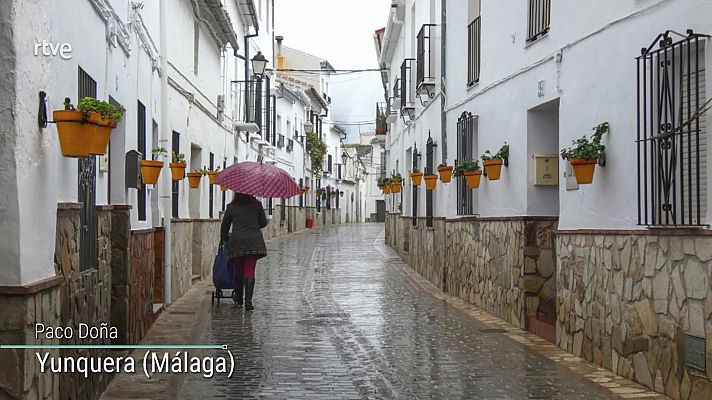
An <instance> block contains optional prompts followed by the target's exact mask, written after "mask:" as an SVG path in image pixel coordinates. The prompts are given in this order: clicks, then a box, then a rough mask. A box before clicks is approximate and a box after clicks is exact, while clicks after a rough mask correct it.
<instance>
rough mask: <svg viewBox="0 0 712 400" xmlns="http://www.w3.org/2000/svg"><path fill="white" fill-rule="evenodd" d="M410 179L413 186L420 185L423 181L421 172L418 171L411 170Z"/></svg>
mask: <svg viewBox="0 0 712 400" xmlns="http://www.w3.org/2000/svg"><path fill="white" fill-rule="evenodd" d="M410 179H412V180H413V186H420V184H421V183H423V173H422V172H420V171H417V172H415V171H414V172H411V173H410Z"/></svg>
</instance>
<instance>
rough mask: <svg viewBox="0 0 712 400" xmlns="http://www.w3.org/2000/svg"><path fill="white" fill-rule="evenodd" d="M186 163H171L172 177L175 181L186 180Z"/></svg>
mask: <svg viewBox="0 0 712 400" xmlns="http://www.w3.org/2000/svg"><path fill="white" fill-rule="evenodd" d="M186 165H187V164H186V163H184V162H174V163H170V164H169V165H168V166H169V167H171V176H172V178H173V181H181V180H183V178H185V168H186Z"/></svg>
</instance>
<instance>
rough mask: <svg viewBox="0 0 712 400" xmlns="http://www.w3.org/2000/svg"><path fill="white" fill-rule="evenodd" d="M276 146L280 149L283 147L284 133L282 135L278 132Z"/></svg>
mask: <svg viewBox="0 0 712 400" xmlns="http://www.w3.org/2000/svg"><path fill="white" fill-rule="evenodd" d="M277 147H278V148H280V149H281V148H283V147H284V135H282V134H281V133H280V134H279V138H278V139H277Z"/></svg>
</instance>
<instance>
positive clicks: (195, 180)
mask: <svg viewBox="0 0 712 400" xmlns="http://www.w3.org/2000/svg"><path fill="white" fill-rule="evenodd" d="M201 179H203V174H201V173H200V172H188V184H190V188H191V189H197V188H199V187H200V180H201Z"/></svg>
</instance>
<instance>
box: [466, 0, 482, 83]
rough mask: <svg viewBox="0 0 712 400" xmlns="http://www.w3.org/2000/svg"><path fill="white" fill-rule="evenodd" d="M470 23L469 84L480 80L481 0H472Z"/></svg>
mask: <svg viewBox="0 0 712 400" xmlns="http://www.w3.org/2000/svg"><path fill="white" fill-rule="evenodd" d="M469 6H470V8H469V11H470V13H469V15H470V19H469V21H470V24H469V25H468V26H467V85H468V86H472V85H474V84H476V83H478V82H479V81H480V65H481V58H480V56H481V47H482V46H481V45H482V39H481V36H480V35H481V34H482V19H481V16H480V0H470V5H469Z"/></svg>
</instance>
